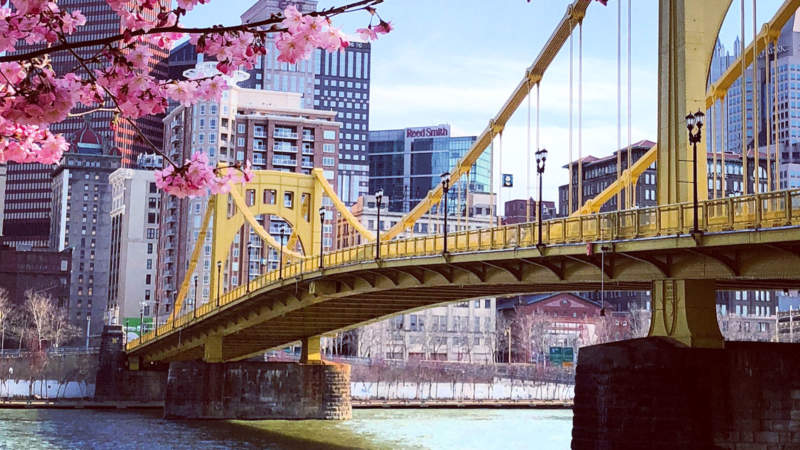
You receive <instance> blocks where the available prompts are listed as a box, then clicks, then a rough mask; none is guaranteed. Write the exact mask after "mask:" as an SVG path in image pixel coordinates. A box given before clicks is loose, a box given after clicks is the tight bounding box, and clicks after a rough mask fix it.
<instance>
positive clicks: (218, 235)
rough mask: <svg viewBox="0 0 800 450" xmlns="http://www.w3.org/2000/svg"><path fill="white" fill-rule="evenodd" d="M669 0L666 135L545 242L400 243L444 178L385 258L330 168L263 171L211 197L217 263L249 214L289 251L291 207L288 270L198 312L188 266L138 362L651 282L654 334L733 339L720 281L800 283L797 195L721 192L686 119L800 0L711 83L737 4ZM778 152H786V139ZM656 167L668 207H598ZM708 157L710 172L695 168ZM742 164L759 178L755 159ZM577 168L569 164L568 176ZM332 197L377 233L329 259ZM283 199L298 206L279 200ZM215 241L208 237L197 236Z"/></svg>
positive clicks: (509, 109) (137, 348)
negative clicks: (322, 213) (271, 227)
mask: <svg viewBox="0 0 800 450" xmlns="http://www.w3.org/2000/svg"><path fill="white" fill-rule="evenodd" d="M591 3H593V2H587V1H583V0H577V1H575V2H574V3H573V4H572V5H570V7H569V9H568V11H567V13H566V14H565V16H564V18H563V19H562V20H561V22H560V23H559V24H558V26H557V27H556V30H555V31H554V33H553V35H552V36H551V38H550V40H549V42H548V43H547V44H546V46H545V48H544V49H543V50H542V52H541V53H540V55H539V56H538V57H537V58H536V60H535V61H534V63H533V64H532V65H531V66H530V68H528V70H527V71H526V72H525V76H524V78H523V80H522V81H521V82H520V84H519V86H518V87H517V88H516V89H515V91H514V92H513V93H512V95H511V96H510V97H509V99H508V101H507V102H506V103H505V105H504V106H503V108H502V109H501V111H500V112H499V113H498V114H497V115H496V116H495V117H494V118H493V119H492V120H491V121H490V123H489V125H488V126H487V128H486V130H484V132H483V133H482V134H481V135H480V137H479V138H478V139H477V141H476V143H475V144H474V145H473V147H472V148H471V149H470V150H469V152H468V153H467V154H466V156H465V157H464V158H463V159H462V160H461V161H460V162H459V164H458V165H457V166H456V167H455V168H454V169H453V170H452V179H453V181H455V180H457V179H458V178H459V177H461V176H464V175H466V174H468V172H469V170H470V168H471V167H472V166H473V164H474V163H475V161H476V160H477V158H478V156H480V154H481V153H482V152H483V151H484V150H485V149H486V148H488V147H489V146H490V145H492V143H493V142H494V140H495V137H498V136H502V133H503V129H504V127H505V125H506V123H507V122H508V120H509V119H510V117H511V115H512V114H513V113H514V111H516V110H517V108H518V107H519V106H520V105H521V104H522V102H523V100H524V99H525V97H526V95H530V93H531V91H532V90H534V88H535V89H537V90H538V88H539V84H540V83H541V82H542V78H543V75H544V73H545V71H546V69H547V67H548V66H549V65H550V63H551V62H552V60H553V59H554V58H555V55H556V54H557V53H558V51H559V50H560V49H561V48H562V46H563V45H564V43H565V42H566V41H567V40H568V39H569V37H570V35H571V34H572V32H573V30H574V29H575V28H576V27H579V26H581V24H582V21H583V20H584V16H585V14H586V10H587V8H589V5H590V4H591ZM659 3H660V10H659V11H660V33H659V34H660V39H659V42H660V44H659V46H660V47H659V77H660V78H659V133H658V144H659V145H658V146H657V147H656V148H654V149H653V150H651V151H650V152H649V153H648V154H646V155H645V156H644V157H642V158H641V159H640V160H639V161H638V162H637V163H636V164H632V165H629V166H628V167H629V169H628V170H626V171H624V172H621V173H620V177H619V179H618V181H617V182H615V183H614V184H612V185H611V186H609V187H608V188H607V189H606V190H605V191H604V192H602V193H601V194H600V195H599V196H598V197H596V198H595V199H593V200H591V201H589V202H585V203H584V202H582V201H581V199H580V196H579V199H578V200H579V204H583V206H582V207H581V208H578V212H577V213H576V214H575V215H573V216H570V217H567V218H560V219H554V220H548V221H543V222H542V223H541V227H542V234H543V245H541V246H537V245H536V244H537V237H536V236H537V232H538V226H539V223H538V221H532V222H530V223H526V224H522V225H514V226H498V227H492V228H487V229H482V230H473V231H463V232H458V233H450V234H449V235H448V236H447V239H448V242H447V248H448V252H447V253H443V248H444V237H443V236H441V235H440V236H426V237H417V238H409V239H397V238H396V237H397V236H399V235H400V234H401V233H403V232H404V231H405V230H407V229H409V228H411V227H413V225H414V224H415V223H416V221H417V220H419V219H420V218H421V217H422V216H423V215H424V214H425V213H427V212H428V211H429V210H430V209H431V208H432V207H433V206H434V205H436V204H438V203H439V202H440V201H441V198H442V187H441V186H439V187H437V188H435V189H433V190H431V192H430V193H429V194H428V197H427V198H426V199H425V200H424V201H423V202H421V203H420V204H419V205H417V206H416V207H415V208H413V209H412V210H411V212H410V213H409V214H408V215H407V216H406V217H405V218H404V220H402V221H400V223H398V224H397V225H396V226H394V227H392V228H391V229H390V230H389V231H388V232H387V233H385V234H384V235H383V236H381V238H382V239H383V240H382V242H381V244H380V245H381V250H380V255H381V258H380V259H376V258H375V255H376V254H377V253H376V244H375V243H374V239H375V237H374V236H373V235H372V234H371V233H370V232H369V231H368V230H366V229H364V227H363V226H361V224H359V223H358V221H357V220H356V219H355V218H354V217H353V216H352V214H350V212H349V211H348V210H347V209H346V208H345V207H344V205H343V204H342V203H341V202H340V201H339V200H338V198H336V194H335V192H334V191H333V189H332V188H331V187H330V186H329V185H328V183H327V181H326V180H325V178H324V176H322V174H321V172H320V171H314V173H313V174H312V175H300V174H286V173H278V172H262V173H259V174H257V176H256V178H255V180H254V181H253V182H252V183H250V184H248V185H247V186H237V187H234V189H233V190H232V192H231V193H230V194H226V195H222V196H217V197H216V198H212V199H211V200H210V206H209V208H208V210H207V213H206V217H205V219H204V224H203V227H202V229H203V230H206V229H208V228H209V227H208V225H209V224H211V218H212V217H213V220H214V221H213V226H212V229H213V245H212V260H213V261H215V262H217V261H218V262H219V263H218V264H222V263H223V262H224V261H225V260H226V259H227V257H228V256H227V255H228V252H229V249H230V247H231V243H232V241H233V238H234V235H235V234H236V233H237V232H239V230H240V229H241V227H242V226H243V224H245V223H247V224H248V225H249V226H250V227H251V229H253V230H254V231H255V232H256V233H257V234H258V235H259V237H261V238H262V239H263V240H264V241H265V242H266V243H267V244H268V245H271V246H273V247H274V248H279V246H280V244H279V243H278V242H276V241H275V240H274V239H273V238H272V237H271V236H270V235H269V234H268V233H267V232H266V231H265V230H264V229H263V228H262V227H261V226H260V224H259V223H258V222H257V221H256V220H255V216H257V215H260V214H274V215H277V216H280V217H282V218H284V219H285V220H286V221H287V222H289V224H290V225H291V226H292V230H293V233H292V237H291V238H290V245H289V246H287V247H285V248H286V250H285V256H286V259H287V263H286V264H284V261H281V265H282V266H283V269H282V271H278V270H275V271H271V272H269V273H267V274H265V275H263V276H261V277H260V278H257V279H254V280H251V281H250V282H249V283H247V284H244V285H241V286H238V287H234V288H233V289H231V290H229V291H227V292H223V293H222V294H221V295H216V296H215V293H216V292H219V286H218V283H221V282H222V280H220V279H218V277H217V276H212V280H211V293H212V295H211V298H212V300H211V301H210V302H209V303H206V304H205V305H202V306H200V307H198V308H197V309H195V310H190V311H186V310H184V309H183V308H182V304H183V300H184V298H185V297H186V294H187V290H188V283H189V281H188V279H189V278H190V276H187V277H186V278H187V279H186V280H184V282H183V285H182V287H181V290H180V291H179V294H178V298H177V299H176V302H175V308H174V312H173V315H172V316H171V317H170V318H169V320H167V322H166V323H165V324H163V325H161V326H159V327H157V329H155V330H154V331H152V332H150V333H148V334H145V335H143V336H142V337H141V338H140V339H136V340H133V341H131V342H129V343H128V344H127V351H128V357H129V362H130V367H131V368H133V369H136V368H138V367H139V365H140V363H148V362H167V361H180V360H195V359H202V360H204V361H207V362H223V361H235V360H239V359H243V358H247V357H250V356H253V355H256V354H259V353H262V352H264V351H265V350H268V349H272V348H277V347H281V346H285V345H287V344H289V343H291V342H295V341H298V340H299V341H302V342H303V356H302V360H303V361H306V362H307V361H314V360H318V359H319V358H320V346H319V338H320V337H321V336H323V335H326V334H329V333H333V332H338V331H342V330H347V329H349V328H354V327H357V326H361V325H363V324H365V323H368V322H370V321H374V320H378V319H382V318H385V317H388V316H391V315H393V314H397V313H400V312H407V311H410V310H414V309H418V308H425V307H429V306H432V305H435V304H439V303H444V302H451V301H456V300H464V299H470V298H475V297H484V296H496V295H505V294H516V293H529V292H546V291H560V290H595V289H599V288H600V286H601V283H602V284H603V285H605V286H606V287H608V288H609V289H614V290H651V291H652V298H653V300H652V301H653V308H652V309H653V319H652V323H651V328H650V333H649V334H650V336H665V337H669V338H672V339H674V340H676V341H679V342H681V343H683V344H685V345H688V346H693V347H711V348H714V347H722V346H723V345H724V342H723V339H722V336H721V333H720V331H719V328H718V325H717V320H716V311H715V291H716V290H717V289H743V288H783V287H790V286H797V285H798V282H800V191H794V190H793V191H776V192H759V189H758V186H759V182H758V178H757V177H758V175H757V174H758V171H755V174H756V175H755V176H756V179H755V180H754V183H753V185H754V186H756V192H757V193H755V194H754V193H752V192H751V193H745V195H742V196H737V197H729V198H712V199H709V198H708V193H707V192H706V189H705V186H707V185H708V176H709V175H708V169H707V167H706V157H705V156H706V149H705V144H704V143H703V142H701V143H700V144H699V146H698V152H699V154H700V155H701V156H700V157H698V158H697V160H696V161H693V159H692V153H691V147H690V145H689V142H688V137H687V133H686V125H685V121H684V117H685V116H686V115H687V113H691V112H694V111H696V110H699V109H706V108H710V107H713V106H714V105H716V104H717V102H720V101H722V100H724V99H725V97H726V95H727V92H728V89H729V88H730V87H731V86H732V85H733V82H734V81H735V80H736V79H737V78H738V77H740V76H741V75H742V73H743V72H744V70H745V64H749V63H751V62H752V61H753V59H754V58H755V54H756V53H758V52H763V51H765V49H766V48H767V46H769V45H770V44H771V43H773V44H774V43H776V42H777V39H778V36H779V32H780V29H781V27H782V26H783V25H784V24H785V23H787V21H788V20H789V19H790V18H791V17H793V15H794V12H795V11H796V10H797V8H798V6H800V0H787V1H785V2H784V4H783V5H782V6H781V8H780V9H779V10H778V12H777V13H776V15H775V17H774V18H773V19H772V20H771V21H770V22H769V23H768V24H765V26H764V28H763V30H762V31H761V33H760V34H759V35H758V36H757V37H756V39H755V40H754V42H753V43H752V44H751V45H750V46H749V47H748V48H747V49H746V51H745V52H744V53H743V54H742V56H741V58H740V60H739V61H737V62H736V63H734V64H732V65H731V66H730V68H729V70H728V72H726V74H724V75H723V77H721V78H720V81H719V82H718V83H717V84H715V85H712V86H711V89H710V90H707V89H706V86H707V85H708V83H707V80H708V73H709V65H710V61H711V55H712V52H713V49H714V43H715V42H716V38H717V35H718V33H719V29H720V27H721V24H722V21H723V19H724V17H725V14H726V12H727V10H728V8H729V6H730V3H731V0H708V1H702V2H699V1H695V0H660V2H659ZM767 134H772V133H767ZM775 149H776V152H775V156H776V159H775V161H777V139H776V140H775ZM744 151H746V149H744ZM767 154H768V155H769V154H770V149H769V148H768V149H767ZM757 158H758V156H756V165H758V159H757ZM768 158H769V156H768ZM654 162H656V163H657V170H658V193H657V198H658V202H659V206H657V207H652V208H638V209H631V210H623V211H616V212H611V213H604V214H599V213H597V212H598V211H599V208H600V207H601V206H602V205H603V204H604V203H605V202H607V201H608V200H610V199H611V198H612V197H614V196H618V195H620V193H621V192H625V193H626V195H629V192H628V191H630V190H631V189H630V188H631V187H632V186H634V185H635V184H636V181H637V178H638V176H639V175H641V173H643V171H644V169H646V168H647V167H648V166H650V165H651V164H652V163H654ZM695 163H696V164H697V172H698V173H699V177H698V179H697V180H695V179H694V178H693V175H692V174H693V171H692V169H693V164H695ZM743 164H744V165H745V168H744V169H745V170H744V173H745V174H747V173H748V170H747V155H746V154H745V155H744V158H743ZM773 166H774V167H775V169H774V173H775V177H774V180H773V177H772V172H773V169H772V168H773ZM723 167H724V161H723ZM767 167H768V170H767V172H768V173H769V184H768V186H770V187H771V186H773V185H774V186H777V185H778V179H779V178H778V164H774V165H773V164H770V162H769V160H768V161H767ZM570 170H572V169H571V167H570ZM579 171H580V168H579ZM723 175H724V174H723ZM713 176H714V177H716V176H717V174H716V172H713ZM572 178H573V177H572V174H571V173H570V182H571V180H572ZM578 179H579V180H580V179H581V177H580V176H579V177H578ZM694 181H696V182H697V184H698V185H699V186H701V187H702V189H700V191H701V192H700V193H699V196H700V201H699V202H698V204H697V211H698V214H697V221H698V224H699V227H698V230H697V231H698V232H692V231H693V221H694V219H695V215H694V204H693V203H692V202H691V201H689V200H690V199H691V192H692V183H693V182H694ZM745 184H747V183H745ZM767 190H770V189H767ZM578 191H579V192H580V191H581V189H578ZM570 192H572V189H571V186H570ZM324 196H327V197H329V198H330V199H331V201H332V203H333V205H334V207H335V209H336V210H337V211H338V212H339V213H340V214H341V215H342V217H343V218H344V219H345V220H347V221H348V222H349V223H350V225H351V226H352V228H353V229H355V230H356V232H357V233H358V234H360V235H361V238H362V242H367V243H366V244H364V245H359V246H354V247H351V248H346V249H341V250H337V251H334V252H331V253H327V254H324V255H322V257H321V258H320V256H319V253H317V254H316V255H315V254H314V253H315V249H319V248H320V243H321V242H320V239H321V238H320V233H319V230H320V227H321V226H322V223H321V219H320V217H319V215H318V214H317V213H316V212H317V210H318V209H319V208H320V207H321V206H322V204H323V203H322V198H323V197H324ZM284 198H290V199H292V200H293V201H292V202H289V203H288V204H285V203H284V202H282V201H276V199H284ZM618 204H619V203H618ZM626 204H630V203H626ZM204 239H205V236H204V233H201V236H200V237H199V238H198V239H197V242H198V243H202V242H203V241H204ZM298 246H299V248H301V249H302V251H300V250H298ZM199 252H200V246H199V245H198V246H197V247H196V248H195V249H194V253H193V255H192V259H191V263H190V267H189V270H188V271H187V273H188V274H191V273H192V272H193V271H194V268H195V266H196V264H197V259H198V255H199ZM320 264H321V266H320Z"/></svg>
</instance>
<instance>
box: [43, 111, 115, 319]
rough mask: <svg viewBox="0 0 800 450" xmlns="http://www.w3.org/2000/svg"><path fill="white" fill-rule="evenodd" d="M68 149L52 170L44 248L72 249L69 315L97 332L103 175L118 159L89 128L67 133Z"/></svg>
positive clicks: (105, 206)
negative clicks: (69, 135) (48, 228)
mask: <svg viewBox="0 0 800 450" xmlns="http://www.w3.org/2000/svg"><path fill="white" fill-rule="evenodd" d="M70 144H71V147H70V151H69V152H67V153H65V154H64V157H63V158H62V159H61V162H60V163H59V164H58V166H57V167H56V169H55V171H54V172H53V178H52V196H51V197H52V199H53V201H52V206H51V217H52V218H53V220H52V221H51V231H50V247H51V248H53V249H57V250H59V251H60V250H64V249H66V248H71V249H72V272H71V274H70V296H69V318H70V322H71V323H72V324H73V325H76V326H78V327H80V328H81V329H83V330H86V329H87V327H88V326H89V325H90V324H91V328H90V333H91V334H92V335H96V334H99V333H100V332H101V331H102V329H103V324H104V322H105V321H106V320H107V319H108V317H107V316H106V310H107V305H108V283H109V274H110V271H109V269H110V255H111V215H110V213H111V185H110V184H109V183H108V177H109V175H110V174H111V173H112V172H114V171H115V170H117V169H118V168H119V167H120V163H121V157H120V156H119V155H116V154H115V153H114V152H113V150H112V146H111V143H110V142H108V141H106V140H105V139H104V138H103V137H102V135H101V134H100V133H98V132H96V131H95V130H93V129H92V128H91V123H90V122H89V121H86V122H85V123H84V128H83V129H81V130H79V131H78V132H77V133H75V134H74V135H73V139H72V140H71V142H70Z"/></svg>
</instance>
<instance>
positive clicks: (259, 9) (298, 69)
mask: <svg viewBox="0 0 800 450" xmlns="http://www.w3.org/2000/svg"><path fill="white" fill-rule="evenodd" d="M289 5H295V6H296V7H297V9H298V11H300V12H302V13H309V12H313V11H315V10H316V9H317V1H316V0H258V1H257V2H256V3H255V4H254V5H253V6H251V7H250V8H249V9H248V10H247V11H245V12H244V13H243V14H242V16H241V19H242V23H253V22H259V21H262V20H266V19H268V18H269V17H270V16H271V15H272V14H277V13H281V12H283V10H284V9H286V7H287V6H289ZM277 58H278V50H277V48H276V47H275V44H274V42H273V41H272V40H271V39H270V40H269V42H268V43H267V54H266V55H262V56H261V57H259V58H258V59H257V60H256V64H255V67H254V68H253V69H251V70H249V71H248V73H249V74H250V78H249V79H247V80H244V81H242V83H241V86H242V87H245V88H251V89H267V90H271V91H280V92H295V93H298V94H301V95H302V102H303V104H302V106H303V107H304V108H308V109H310V108H312V107H313V106H314V60H313V59H311V58H309V59H304V60H301V61H298V62H297V63H296V64H289V63H284V62H280V61H278V59H277Z"/></svg>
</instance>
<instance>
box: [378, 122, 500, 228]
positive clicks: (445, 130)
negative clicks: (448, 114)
mask: <svg viewBox="0 0 800 450" xmlns="http://www.w3.org/2000/svg"><path fill="white" fill-rule="evenodd" d="M475 140H476V137H475V136H464V137H452V136H450V125H437V126H431V127H420V128H404V129H399V130H380V131H370V132H369V141H368V144H367V149H368V152H369V191H370V193H375V191H377V190H378V189H383V192H384V194H385V195H387V196H388V197H389V198H390V201H389V203H388V205H389V211H400V212H408V211H409V210H410V209H411V208H413V207H414V206H415V205H416V204H417V203H419V202H420V201H421V200H422V199H424V198H425V196H427V195H428V191H430V190H431V189H432V188H434V187H435V186H436V185H437V184H439V183H440V182H441V180H440V176H441V174H442V173H444V172H448V171H450V170H451V168H452V167H454V166H455V165H456V163H457V162H458V161H459V160H460V159H461V157H463V156H464V155H465V154H466V153H467V151H468V150H469V149H470V147H472V144H473V143H474V142H475ZM491 152H492V150H491V148H488V149H486V151H484V152H483V154H482V155H481V156H480V157H479V158H478V161H477V162H476V163H475V164H473V166H472V169H471V170H470V172H469V177H464V178H463V179H461V180H459V181H458V182H457V183H454V184H453V185H452V186H451V188H450V194H449V197H448V209H449V210H450V213H451V214H456V213H457V212H458V214H461V215H463V214H465V212H464V203H463V202H462V201H461V199H463V198H467V197H466V194H467V193H476V192H477V193H488V192H489V191H490V186H489V180H490V173H491V160H492V153H491ZM467 178H468V179H467Z"/></svg>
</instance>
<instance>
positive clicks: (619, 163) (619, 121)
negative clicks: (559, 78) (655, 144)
mask: <svg viewBox="0 0 800 450" xmlns="http://www.w3.org/2000/svg"><path fill="white" fill-rule="evenodd" d="M621 148H622V2H621V1H619V2H617V149H616V152H617V179H618V180H619V179H620V178H621V177H622V152H621V150H620V149H621ZM620 209H622V189H620V190H619V191H617V211H619V210H620Z"/></svg>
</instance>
